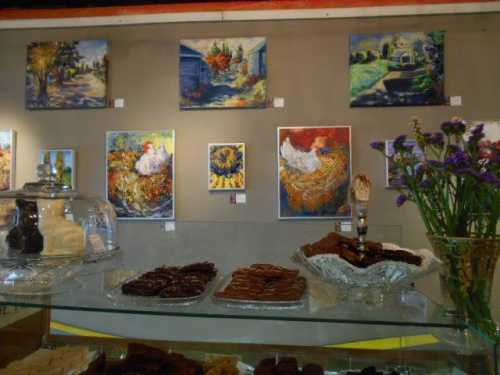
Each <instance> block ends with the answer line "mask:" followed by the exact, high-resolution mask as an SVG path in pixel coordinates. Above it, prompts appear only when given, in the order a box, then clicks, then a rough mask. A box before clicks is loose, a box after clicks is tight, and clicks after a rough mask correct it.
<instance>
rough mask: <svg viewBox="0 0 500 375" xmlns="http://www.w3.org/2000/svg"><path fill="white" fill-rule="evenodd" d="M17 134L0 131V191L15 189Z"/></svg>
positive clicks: (9, 131)
mask: <svg viewBox="0 0 500 375" xmlns="http://www.w3.org/2000/svg"><path fill="white" fill-rule="evenodd" d="M15 155H16V133H15V132H14V131H13V130H0V191H5V190H13V189H14V171H15Z"/></svg>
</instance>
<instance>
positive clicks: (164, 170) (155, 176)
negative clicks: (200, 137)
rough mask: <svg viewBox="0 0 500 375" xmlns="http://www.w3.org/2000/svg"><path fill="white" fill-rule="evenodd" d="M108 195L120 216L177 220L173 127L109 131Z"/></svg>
mask: <svg viewBox="0 0 500 375" xmlns="http://www.w3.org/2000/svg"><path fill="white" fill-rule="evenodd" d="M106 147H107V149H106V155H107V166H106V170H107V179H106V181H107V187H106V191H107V198H108V200H109V201H110V202H111V203H112V204H113V205H114V207H115V209H116V212H117V215H118V218H120V219H149V220H161V219H174V202H175V199H174V181H175V172H174V161H175V133H174V130H162V131H156V132H150V131H112V132H108V133H107V134H106Z"/></svg>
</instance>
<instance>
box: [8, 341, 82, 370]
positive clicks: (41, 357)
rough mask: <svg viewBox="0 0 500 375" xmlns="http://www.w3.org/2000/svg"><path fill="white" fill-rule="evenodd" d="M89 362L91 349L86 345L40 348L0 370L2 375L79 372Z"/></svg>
mask: <svg viewBox="0 0 500 375" xmlns="http://www.w3.org/2000/svg"><path fill="white" fill-rule="evenodd" d="M89 362H90V355H89V349H88V348H87V347H86V346H72V347H69V346H64V347H61V348H57V349H55V350H47V349H39V350H37V351H36V352H34V353H32V354H30V355H29V356H27V357H26V358H24V359H22V360H19V361H14V362H12V363H11V364H9V365H8V366H7V367H6V368H4V369H2V370H0V375H45V374H47V375H49V374H50V375H59V374H60V375H66V374H68V373H71V372H73V373H75V374H79V373H81V372H82V371H84V370H85V369H86V368H87V367H88V365H89Z"/></svg>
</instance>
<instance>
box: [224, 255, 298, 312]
mask: <svg viewBox="0 0 500 375" xmlns="http://www.w3.org/2000/svg"><path fill="white" fill-rule="evenodd" d="M306 292H307V282H306V279H305V278H304V277H303V276H301V275H300V273H299V270H297V269H288V268H285V267H281V266H275V265H272V264H253V265H251V266H249V267H240V268H238V269H237V270H236V271H234V272H233V273H232V274H231V275H229V276H228V277H226V278H224V279H223V280H222V281H221V282H220V284H219V286H218V287H217V291H216V292H215V294H214V299H215V301H216V302H219V303H223V304H225V305H227V306H229V307H239V308H250V309H252V308H253V309H259V308H264V309H267V308H268V309H289V308H299V307H303V306H304V305H305V301H306Z"/></svg>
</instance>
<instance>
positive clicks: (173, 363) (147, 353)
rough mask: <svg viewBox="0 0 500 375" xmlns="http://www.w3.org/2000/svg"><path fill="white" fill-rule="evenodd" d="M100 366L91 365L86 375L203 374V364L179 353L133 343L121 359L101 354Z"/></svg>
mask: <svg viewBox="0 0 500 375" xmlns="http://www.w3.org/2000/svg"><path fill="white" fill-rule="evenodd" d="M96 361H99V365H98V366H90V367H89V370H87V372H85V375H138V374H147V375H164V374H169V375H203V368H202V366H201V364H200V363H199V362H197V361H194V360H192V359H189V358H186V357H185V356H183V355H182V354H178V353H165V352H164V351H163V350H161V349H158V348H154V347H151V346H147V345H143V344H138V343H132V344H129V346H128V351H127V355H126V357H125V358H124V359H121V360H115V361H113V360H106V358H105V356H104V359H103V357H102V356H101V357H100V358H98V359H97V360H96Z"/></svg>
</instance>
